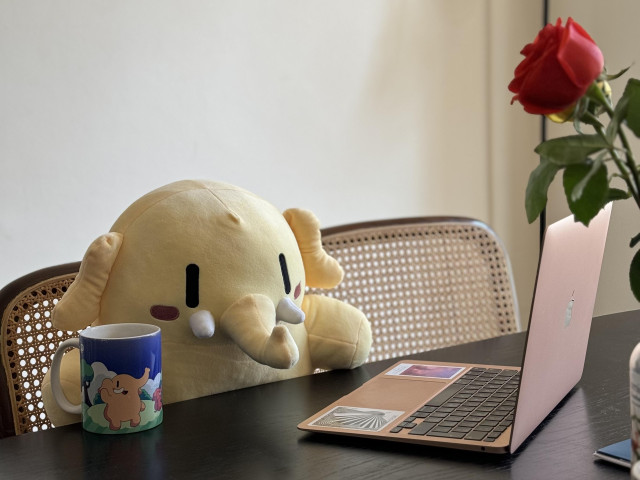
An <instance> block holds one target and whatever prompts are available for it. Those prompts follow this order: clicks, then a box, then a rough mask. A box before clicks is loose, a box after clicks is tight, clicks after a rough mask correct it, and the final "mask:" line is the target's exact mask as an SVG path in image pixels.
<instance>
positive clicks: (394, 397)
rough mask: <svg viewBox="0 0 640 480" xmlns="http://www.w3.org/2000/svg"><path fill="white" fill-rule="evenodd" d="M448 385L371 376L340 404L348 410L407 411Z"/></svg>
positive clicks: (447, 383)
mask: <svg viewBox="0 0 640 480" xmlns="http://www.w3.org/2000/svg"><path fill="white" fill-rule="evenodd" d="M449 383H451V382H448V381H442V380H425V379H415V378H402V377H400V378H399V377H386V376H381V377H375V378H373V379H372V380H370V381H368V382H367V383H365V384H364V385H362V386H361V387H360V388H358V389H356V390H355V391H353V392H351V393H350V394H348V395H346V396H345V397H344V398H343V400H342V401H341V402H340V403H343V404H345V405H348V406H351V407H363V408H379V409H384V410H402V411H405V412H408V411H409V410H414V409H417V408H419V407H421V406H422V405H424V404H425V403H426V401H427V400H429V399H430V398H431V397H433V396H435V394H436V393H438V392H439V391H440V390H442V389H443V388H444V387H446V386H447V385H449Z"/></svg>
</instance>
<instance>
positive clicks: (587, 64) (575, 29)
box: [509, 18, 604, 115]
mask: <svg viewBox="0 0 640 480" xmlns="http://www.w3.org/2000/svg"><path fill="white" fill-rule="evenodd" d="M520 53H522V54H523V55H524V56H525V59H524V60H522V62H520V65H518V66H517V67H516V70H515V73H514V79H513V80H512V81H511V83H510V84H509V90H511V91H512V92H513V93H515V95H514V97H513V99H512V100H511V103H513V102H515V101H516V100H517V101H519V102H520V103H521V104H522V106H523V107H524V109H525V111H526V112H529V113H539V114H543V115H544V114H549V113H556V112H561V111H563V110H565V109H566V108H568V107H570V106H571V105H572V104H573V103H575V102H576V101H577V100H578V99H579V98H580V97H581V96H582V95H584V94H585V92H586V91H587V89H588V88H589V85H591V83H592V82H593V81H594V80H595V79H596V78H597V77H598V75H600V73H601V72H602V68H603V67H604V57H603V56H602V52H601V51H600V49H599V48H598V45H596V43H595V42H594V41H593V40H592V39H591V37H590V36H589V34H588V33H587V32H586V31H585V30H584V29H583V28H582V27H581V26H580V25H578V24H577V23H576V22H574V21H573V19H572V18H569V19H568V20H567V25H566V26H564V27H563V26H562V20H561V19H558V21H557V22H556V24H555V25H551V24H548V25H547V26H545V27H544V28H543V29H542V30H540V32H539V33H538V35H537V36H536V38H535V40H534V41H533V43H530V44H528V45H526V46H525V47H524V48H523V49H522V51H521V52H520Z"/></svg>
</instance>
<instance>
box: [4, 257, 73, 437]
mask: <svg viewBox="0 0 640 480" xmlns="http://www.w3.org/2000/svg"><path fill="white" fill-rule="evenodd" d="M79 268H80V262H75V263H68V264H64V265H57V266H55V267H49V268H44V269H42V270H38V271H36V272H33V273H30V274H28V275H25V276H23V277H21V278H19V279H17V280H14V281H13V282H11V283H10V284H8V285H7V286H6V287H4V288H3V289H2V290H0V312H2V324H1V327H2V330H0V339H2V344H1V345H0V438H2V437H7V436H13V435H19V434H22V433H27V432H35V431H39V430H46V429H48V428H51V422H50V421H49V419H48V417H47V414H46V412H45V409H44V404H43V401H42V392H41V390H40V389H41V386H42V380H43V378H44V375H45V373H46V372H47V370H48V369H49V367H50V365H51V356H52V355H53V353H54V352H55V351H56V349H57V348H58V345H59V344H60V342H62V341H63V340H66V339H67V338H71V337H74V336H77V335H78V334H77V332H62V331H59V330H57V329H55V328H54V327H53V326H52V324H51V320H50V318H51V310H52V309H53V307H54V306H55V304H56V303H58V300H60V298H61V297H62V295H63V294H64V293H65V292H66V291H67V288H68V287H69V285H70V284H71V282H73V280H74V279H75V276H76V275H77V273H78V269H79Z"/></svg>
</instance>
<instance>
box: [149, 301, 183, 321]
mask: <svg viewBox="0 0 640 480" xmlns="http://www.w3.org/2000/svg"><path fill="white" fill-rule="evenodd" d="M149 313H151V316H152V317H153V318H155V319H157V320H163V321H171V320H176V319H177V318H178V317H179V316H180V310H178V309H177V308H176V307H172V306H169V305H153V306H152V307H151V308H150V309H149Z"/></svg>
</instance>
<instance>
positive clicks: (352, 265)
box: [310, 217, 521, 362]
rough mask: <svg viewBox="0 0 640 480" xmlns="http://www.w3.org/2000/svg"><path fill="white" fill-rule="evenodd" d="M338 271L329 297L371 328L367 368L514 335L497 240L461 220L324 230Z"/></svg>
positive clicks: (509, 278) (515, 317)
mask: <svg viewBox="0 0 640 480" xmlns="http://www.w3.org/2000/svg"><path fill="white" fill-rule="evenodd" d="M322 242H323V245H324V248H325V250H326V251H327V253H329V254H330V255H331V256H333V257H334V258H336V259H337V260H338V261H339V262H340V264H341V265H342V267H343V268H344V271H345V277H344V280H343V281H342V283H341V284H340V285H338V287H337V288H335V289H331V290H322V289H311V290H310V291H311V292H312V293H321V294H324V295H328V296H330V297H334V298H337V299H339V300H342V301H345V302H347V303H350V304H352V305H354V306H356V307H357V308H359V309H361V310H362V311H363V312H364V313H365V314H366V315H367V318H368V319H369V321H370V322H371V327H372V333H373V345H372V348H371V353H370V355H369V358H368V360H367V361H369V362H370V361H376V360H382V359H386V358H393V357H397V356H401V355H408V354H413V353H418V352H422V351H426V350H431V349H435V348H442V347H446V346H450V345H456V344H460V343H466V342H472V341H475V340H481V339H485V338H490V337H495V336H499V335H504V334H508V333H512V332H517V331H519V330H520V328H521V326H520V320H519V313H518V306H517V297H516V292H515V286H514V283H513V275H512V273H511V266H510V263H509V258H508V255H507V253H506V251H505V248H504V246H503V244H502V242H501V241H500V239H499V238H498V236H497V235H496V234H495V233H494V232H493V230H491V228H489V227H488V226H487V225H486V224H484V223H482V222H480V221H477V220H472V219H468V218H459V217H455V218H450V217H446V218H445V217H422V218H408V219H397V220H385V221H380V222H369V223H358V224H352V225H345V226H340V227H334V228H328V229H324V230H323V232H322Z"/></svg>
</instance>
